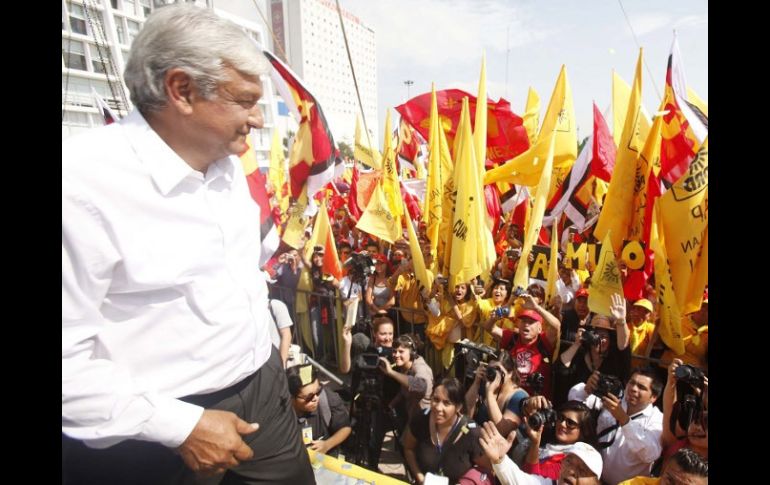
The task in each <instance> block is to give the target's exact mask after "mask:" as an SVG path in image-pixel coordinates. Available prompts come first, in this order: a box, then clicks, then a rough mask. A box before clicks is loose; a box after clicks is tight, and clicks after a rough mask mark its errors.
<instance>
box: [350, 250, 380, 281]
mask: <svg viewBox="0 0 770 485" xmlns="http://www.w3.org/2000/svg"><path fill="white" fill-rule="evenodd" d="M344 265H345V266H348V265H350V271H349V272H350V273H353V274H355V275H356V276H358V277H360V278H365V277H368V276H369V275H371V274H372V273H374V261H373V260H372V258H371V257H370V256H369V255H366V254H361V253H351V254H350V257H349V258H348V259H347V260H346V261H345V262H344Z"/></svg>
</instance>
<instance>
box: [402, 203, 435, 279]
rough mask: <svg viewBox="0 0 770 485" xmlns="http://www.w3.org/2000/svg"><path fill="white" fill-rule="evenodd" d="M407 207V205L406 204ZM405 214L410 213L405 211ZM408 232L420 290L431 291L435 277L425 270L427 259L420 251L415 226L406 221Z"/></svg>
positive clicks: (413, 264)
mask: <svg viewBox="0 0 770 485" xmlns="http://www.w3.org/2000/svg"><path fill="white" fill-rule="evenodd" d="M404 205H406V203H404ZM404 212H408V210H407V209H404ZM406 232H407V234H408V235H409V250H410V251H411V253H412V266H413V267H414V276H415V278H417V282H418V283H419V284H420V289H421V290H422V288H425V289H426V290H428V291H430V289H431V287H432V286H433V275H432V274H430V273H429V271H428V270H427V268H425V259H424V258H423V257H422V249H420V243H419V241H417V234H415V232H414V226H412V221H411V220H407V221H406Z"/></svg>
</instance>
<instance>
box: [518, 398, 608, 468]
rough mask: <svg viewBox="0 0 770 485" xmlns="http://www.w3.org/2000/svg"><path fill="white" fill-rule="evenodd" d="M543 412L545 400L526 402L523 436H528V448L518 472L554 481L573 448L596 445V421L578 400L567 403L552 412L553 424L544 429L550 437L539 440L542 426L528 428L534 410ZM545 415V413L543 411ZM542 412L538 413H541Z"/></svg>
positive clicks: (536, 399)
mask: <svg viewBox="0 0 770 485" xmlns="http://www.w3.org/2000/svg"><path fill="white" fill-rule="evenodd" d="M544 409H546V403H545V399H543V398H542V397H538V398H532V399H530V400H528V401H526V404H525V405H524V413H525V415H526V416H527V423H528V424H527V426H526V433H527V436H528V437H529V449H528V451H527V454H526V458H525V459H524V466H523V467H522V469H523V470H524V471H525V472H527V473H532V474H535V475H540V476H542V477H545V478H552V479H557V478H559V473H560V471H561V462H562V460H564V458H565V457H566V455H567V454H568V453H571V452H572V450H573V448H575V447H583V446H584V445H590V446H591V447H594V446H595V445H596V421H595V419H594V417H593V415H592V414H591V409H590V408H589V407H588V406H586V405H585V404H583V403H582V402H580V401H567V402H565V403H564V404H562V405H561V406H559V407H558V408H557V410H556V424H555V425H554V426H553V429H552V431H551V428H550V427H549V428H548V431H547V433H548V434H551V433H552V436H549V437H548V438H546V441H547V442H546V444H545V446H543V447H542V448H541V447H540V445H541V443H542V441H543V431H544V429H545V428H546V427H545V426H540V427H537V426H534V425H533V426H530V425H529V424H531V423H532V421H533V419H532V416H533V415H534V414H535V413H536V412H538V410H544ZM546 412H547V411H546ZM541 413H542V411H541Z"/></svg>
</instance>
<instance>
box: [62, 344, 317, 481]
mask: <svg viewBox="0 0 770 485" xmlns="http://www.w3.org/2000/svg"><path fill="white" fill-rule="evenodd" d="M271 349H272V351H271V354H270V358H269V359H268V361H267V362H266V363H265V364H264V365H263V366H262V367H260V368H259V370H257V372H255V373H254V374H252V375H251V376H249V377H247V378H246V379H244V380H242V381H241V382H239V383H237V384H235V385H233V386H231V387H229V388H227V389H224V390H221V391H217V392H214V393H212V394H206V395H198V396H189V397H186V398H182V400H184V401H187V402H190V403H193V404H197V405H200V406H203V407H204V408H206V409H220V410H224V411H232V412H233V413H235V414H236V415H238V416H239V417H240V418H241V419H243V420H244V421H246V422H247V423H259V430H258V431H256V432H255V433H252V434H249V435H245V436H244V437H243V440H244V441H245V442H246V443H247V444H248V445H249V446H250V447H251V449H252V450H254V457H253V458H252V459H251V460H249V461H245V462H242V463H241V464H240V465H238V466H237V467H235V468H232V469H230V470H228V471H227V472H226V473H225V474H224V475H217V476H214V477H206V478H204V477H199V476H196V475H195V474H193V473H192V471H191V470H190V469H189V468H187V466H185V464H184V462H183V461H182V459H181V457H180V456H179V455H178V454H177V453H176V452H175V450H172V449H170V448H166V447H165V446H162V445H160V444H157V443H151V442H147V441H138V440H127V441H123V442H121V443H118V444H117V445H115V446H111V447H109V448H105V449H101V450H97V449H93V448H89V447H87V446H85V445H84V444H83V443H82V442H80V441H78V440H74V439H72V438H69V437H67V436H65V435H63V434H62V483H63V484H66V485H81V484H83V485H85V484H89V485H90V484H94V485H97V484H99V485H103V484H148V485H150V484H158V485H162V484H205V485H209V484H218V483H222V484H251V483H270V484H291V485H300V484H306V483H307V484H314V483H315V477H314V475H313V469H312V468H311V466H310V460H309V458H308V455H307V450H306V449H305V446H304V445H303V444H302V437H301V434H300V430H299V428H298V426H297V417H296V415H295V413H294V410H293V408H292V406H291V397H290V395H289V389H288V384H287V381H286V374H285V372H284V370H283V366H282V364H281V358H280V356H279V355H278V351H277V350H276V349H275V348H274V347H271Z"/></svg>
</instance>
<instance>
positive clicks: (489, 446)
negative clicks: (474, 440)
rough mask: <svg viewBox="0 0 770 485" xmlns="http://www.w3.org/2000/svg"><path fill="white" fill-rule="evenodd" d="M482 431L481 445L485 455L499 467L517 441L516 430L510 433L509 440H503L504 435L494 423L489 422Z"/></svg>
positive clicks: (483, 426) (482, 427)
mask: <svg viewBox="0 0 770 485" xmlns="http://www.w3.org/2000/svg"><path fill="white" fill-rule="evenodd" d="M480 431H481V437H480V438H479V443H480V444H481V448H483V449H484V454H485V455H487V458H489V460H490V461H491V462H492V463H494V464H495V465H499V464H500V463H501V462H502V461H503V459H504V458H505V454H506V453H508V450H510V449H511V445H512V444H513V440H514V439H516V430H515V429H514V430H513V431H511V432H510V433H508V438H503V435H501V434H500V432H499V431H498V430H497V426H495V425H494V424H493V423H492V421H487V422H486V423H484V424H483V425H482V426H481V430H480Z"/></svg>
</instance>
